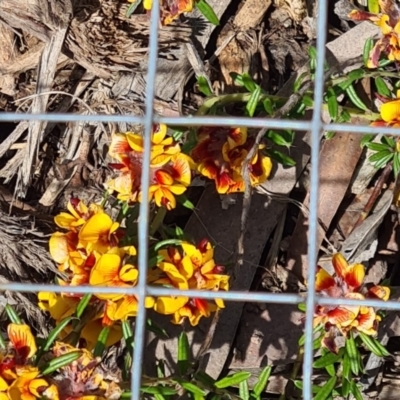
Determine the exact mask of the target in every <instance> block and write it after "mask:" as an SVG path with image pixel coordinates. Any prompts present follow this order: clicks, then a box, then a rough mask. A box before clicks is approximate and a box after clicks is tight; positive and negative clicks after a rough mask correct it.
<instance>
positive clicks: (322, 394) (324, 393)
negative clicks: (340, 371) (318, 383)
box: [314, 376, 337, 400]
mask: <svg viewBox="0 0 400 400" xmlns="http://www.w3.org/2000/svg"><path fill="white" fill-rule="evenodd" d="M336 380H337V377H336V376H332V377H331V378H330V379H329V380H328V382H326V383H325V385H324V386H322V389H321V390H320V391H319V392H318V393H317V394H316V396H315V397H314V400H325V399H327V398H328V397H329V396H330V395H331V394H332V392H333V389H334V388H335V385H336Z"/></svg>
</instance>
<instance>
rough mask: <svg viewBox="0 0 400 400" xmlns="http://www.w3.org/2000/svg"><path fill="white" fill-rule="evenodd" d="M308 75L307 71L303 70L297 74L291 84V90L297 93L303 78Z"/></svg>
mask: <svg viewBox="0 0 400 400" xmlns="http://www.w3.org/2000/svg"><path fill="white" fill-rule="evenodd" d="M307 75H308V72H307V71H306V72H303V73H302V74H300V75H299V77H298V78H297V79H296V80H295V82H294V84H293V92H294V93H297V92H298V91H299V89H300V88H301V85H302V84H303V82H304V78H305V77H306V76H307Z"/></svg>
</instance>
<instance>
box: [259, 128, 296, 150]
mask: <svg viewBox="0 0 400 400" xmlns="http://www.w3.org/2000/svg"><path fill="white" fill-rule="evenodd" d="M266 136H267V138H268V139H269V140H271V141H272V142H273V143H275V144H276V145H278V146H285V147H290V146H291V145H292V143H293V139H292V138H290V139H289V140H287V139H288V138H287V137H284V134H283V133H279V132H276V131H273V130H270V131H268V132H267V135H266Z"/></svg>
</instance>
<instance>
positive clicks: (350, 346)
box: [345, 331, 359, 376]
mask: <svg viewBox="0 0 400 400" xmlns="http://www.w3.org/2000/svg"><path fill="white" fill-rule="evenodd" d="M345 349H346V354H347V356H348V360H349V363H350V369H351V371H352V372H353V374H354V375H356V376H357V375H358V373H359V365H358V349H357V347H356V343H355V340H354V337H353V334H352V332H351V331H350V332H349V336H348V337H347V338H346V342H345Z"/></svg>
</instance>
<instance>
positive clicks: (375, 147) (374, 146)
mask: <svg viewBox="0 0 400 400" xmlns="http://www.w3.org/2000/svg"><path fill="white" fill-rule="evenodd" d="M365 146H366V147H368V148H369V149H371V150H374V151H381V150H388V151H390V152H392V151H391V148H390V147H389V146H388V145H387V144H383V143H375V142H368V143H366V145H365Z"/></svg>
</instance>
